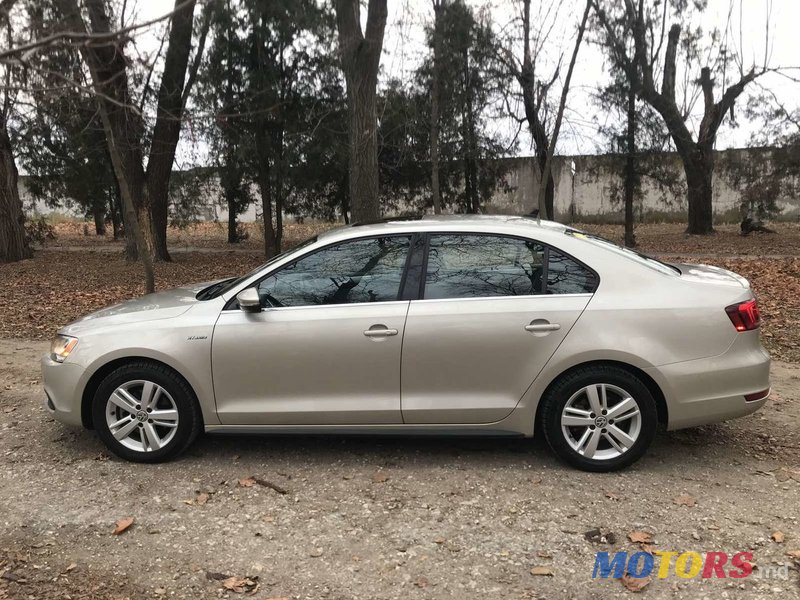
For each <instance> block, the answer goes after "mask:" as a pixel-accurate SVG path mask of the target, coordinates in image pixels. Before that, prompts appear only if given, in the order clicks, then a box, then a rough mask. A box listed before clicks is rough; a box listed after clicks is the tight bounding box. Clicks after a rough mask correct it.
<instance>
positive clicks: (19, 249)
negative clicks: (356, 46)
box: [0, 115, 33, 263]
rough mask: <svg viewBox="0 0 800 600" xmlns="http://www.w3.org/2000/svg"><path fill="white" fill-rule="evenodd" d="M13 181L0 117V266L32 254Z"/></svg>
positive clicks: (11, 156) (10, 156) (8, 145)
mask: <svg viewBox="0 0 800 600" xmlns="http://www.w3.org/2000/svg"><path fill="white" fill-rule="evenodd" d="M17 180H18V174H17V164H16V162H14V153H13V149H12V147H11V140H10V139H9V137H8V131H7V130H6V122H5V117H4V116H3V115H0V263H8V262H16V261H18V260H23V259H25V258H30V257H31V256H32V255H33V252H32V251H31V249H30V246H29V245H28V240H27V238H26V236H25V214H24V212H23V210H22V201H21V200H20V198H19V188H18V187H17Z"/></svg>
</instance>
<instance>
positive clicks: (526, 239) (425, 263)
mask: <svg viewBox="0 0 800 600" xmlns="http://www.w3.org/2000/svg"><path fill="white" fill-rule="evenodd" d="M423 235H424V236H425V257H424V260H423V270H422V277H420V286H419V296H418V297H417V298H415V299H414V300H415V301H427V302H430V301H441V300H480V299H494V300H497V299H500V298H540V297H544V298H555V297H564V296H592V295H594V294H595V293H596V292H597V288H599V287H600V274H599V273H598V272H597V271H596V270H595V269H593V268H592V267H590V266H589V265H587V264H586V263H585V262H583V261H582V260H580V259H578V258H575V257H574V256H573V255H572V254H570V253H569V252H566V251H564V250H562V249H561V248H557V247H556V246H553V245H552V244H547V243H545V242H542V241H539V240H536V239H534V238H530V237H526V236H523V235H515V234H513V233H494V232H491V231H426V232H424V233H423ZM437 235H463V236H473V237H477V236H493V237H502V238H510V239H512V240H519V241H522V242H533V243H534V244H539V245H540V246H542V248H543V250H544V257H543V258H544V267H543V269H542V281H543V282H544V283H545V285H546V282H547V275H548V272H549V270H550V250H551V249H552V250H555V251H556V252H560V253H561V254H563V255H564V256H566V257H567V258H569V259H570V260H573V261H575V262H576V263H578V264H579V265H580V266H582V267H583V268H584V269H586V270H587V271H589V272H590V273H592V275H594V280H595V285H594V290H592V291H591V292H581V293H575V294H548V293H547V290H546V288H545V290H544V291H542V292H540V293H538V294H524V295H519V296H475V297H474V298H425V285H426V282H427V279H428V256H429V253H430V248H431V237H432V236H437Z"/></svg>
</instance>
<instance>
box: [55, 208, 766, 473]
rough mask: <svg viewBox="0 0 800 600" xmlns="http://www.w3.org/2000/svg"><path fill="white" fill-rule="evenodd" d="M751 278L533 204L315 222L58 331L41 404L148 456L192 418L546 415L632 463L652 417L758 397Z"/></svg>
mask: <svg viewBox="0 0 800 600" xmlns="http://www.w3.org/2000/svg"><path fill="white" fill-rule="evenodd" d="M759 324H760V318H759V313H758V307H757V304H756V300H755V297H754V295H753V292H752V291H751V289H750V285H749V284H748V282H747V281H746V280H745V279H744V278H742V277H740V276H738V275H736V274H735V273H731V272H730V271H726V270H723V269H719V268H716V267H709V266H700V265H684V264H677V265H671V264H665V263H662V262H660V261H657V260H655V259H652V258H649V257H646V256H643V255H640V254H637V253H635V252H632V251H630V250H626V249H623V248H620V247H618V246H616V245H614V244H612V243H610V242H607V241H605V240H602V239H600V238H596V237H594V236H591V235H588V234H585V233H582V232H580V231H578V230H575V229H571V228H569V227H566V226H564V225H559V224H557V223H551V222H546V221H537V220H535V219H531V218H526V217H501V216H481V217H424V218H421V219H396V220H387V221H384V222H380V223H373V224H365V225H355V226H350V227H343V228H339V229H335V230H333V231H329V232H327V233H324V234H321V235H319V236H317V237H315V238H314V239H311V240H309V241H307V242H306V243H304V244H302V245H301V246H299V247H297V248H295V249H293V250H291V251H289V252H287V253H285V254H283V255H281V256H279V257H277V258H274V259H273V260H271V261H269V262H268V263H266V264H265V265H263V266H261V267H259V268H258V269H256V270H254V271H253V272H251V273H249V274H247V275H245V276H243V277H238V278H234V279H227V280H224V281H217V282H209V283H206V284H202V285H197V286H194V287H186V288H180V289H175V290H170V291H164V292H159V293H156V294H150V295H147V296H144V297H141V298H138V299H135V300H130V301H128V302H124V303H122V304H118V305H115V306H111V307H109V308H106V309H103V310H100V311H98V312H96V313H94V314H91V315H88V316H86V317H84V318H82V319H80V320H78V321H76V322H74V323H72V324H70V325H67V326H66V327H64V328H62V329H61V330H60V331H59V332H58V336H57V337H56V338H55V340H54V341H53V344H52V348H51V352H50V353H49V354H48V355H46V356H45V357H43V360H42V366H43V371H44V387H45V391H46V394H47V398H46V406H47V408H48V410H49V411H50V412H51V413H52V414H53V415H54V416H55V418H57V419H58V420H60V421H63V422H65V423H69V424H74V425H83V426H84V427H87V428H93V429H95V430H96V431H97V433H98V435H99V436H100V437H101V438H102V440H103V441H104V442H105V443H106V444H107V445H108V448H109V449H110V450H111V451H112V452H114V453H115V454H117V455H119V456H121V457H123V458H126V459H129V460H134V461H141V462H156V461H161V460H166V459H169V458H173V457H175V456H177V455H178V454H180V453H181V452H182V451H184V450H185V449H186V448H187V447H188V446H189V445H190V444H191V443H192V441H193V440H194V439H195V437H196V436H197V435H198V434H199V433H200V432H201V431H206V432H231V433H232V432H242V433H253V432H259V433H347V434H353V433H369V434H381V433H386V434H390V433H391V434H440V435H441V434H482V435H495V436H500V435H510V436H532V435H534V432H541V433H542V434H543V435H544V437H545V438H546V440H547V442H548V443H549V445H550V447H551V448H552V449H553V451H554V452H555V453H556V454H557V455H558V456H559V457H561V458H562V459H564V460H565V461H567V462H568V463H570V464H572V465H574V466H576V467H578V468H581V469H586V470H591V471H608V470H613V469H618V468H621V467H624V466H626V465H629V464H630V463H632V462H633V461H635V460H636V459H637V458H639V457H640V456H641V455H642V454H643V453H644V452H645V450H646V448H647V447H648V445H649V444H650V443H651V441H652V439H653V436H654V434H655V432H656V429H657V427H658V426H659V424H662V425H663V426H665V427H666V428H668V429H678V428H681V427H691V426H695V425H702V424H705V423H712V422H717V421H722V420H725V419H730V418H733V417H739V416H743V415H746V414H748V413H752V412H753V411H755V410H756V409H758V408H759V407H761V406H762V405H763V404H764V402H765V401H766V399H767V396H768V395H769V356H768V354H767V353H766V351H765V350H764V349H763V348H762V346H761V343H760V340H759Z"/></svg>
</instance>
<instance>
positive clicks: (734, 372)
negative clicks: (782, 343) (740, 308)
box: [646, 331, 770, 429]
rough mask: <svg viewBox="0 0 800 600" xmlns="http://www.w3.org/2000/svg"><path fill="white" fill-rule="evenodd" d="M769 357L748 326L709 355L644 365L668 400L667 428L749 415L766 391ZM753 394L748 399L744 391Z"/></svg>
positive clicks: (762, 404) (762, 398)
mask: <svg viewBox="0 0 800 600" xmlns="http://www.w3.org/2000/svg"><path fill="white" fill-rule="evenodd" d="M769 365H770V358H769V354H767V351H766V350H764V348H762V347H761V344H760V343H759V342H758V332H757V331H754V332H747V333H743V334H740V335H739V336H737V340H736V341H735V342H734V343H733V344H732V345H731V347H730V348H729V349H728V351H727V352H725V353H723V354H720V355H719V356H714V357H710V358H703V359H699V360H690V361H684V362H679V363H672V364H669V365H663V366H660V367H653V368H650V369H646V371H647V373H648V374H649V375H650V376H651V377H653V379H654V380H655V381H656V382H657V383H658V384H659V386H660V387H661V390H662V391H663V392H664V396H665V399H666V401H667V411H668V423H667V429H681V428H684V427H695V426H697V425H706V424H708V423H718V422H720V421H726V420H728V419H734V418H736V417H743V416H745V415H749V414H751V413H753V412H755V411H757V410H758V409H759V408H761V407H762V406H764V404H765V403H766V401H767V397H768V396H769V393H768V392H766V390H769V387H770V384H769ZM752 395H755V397H756V398H757V399H755V400H747V399H746V398H745V396H751V397H752Z"/></svg>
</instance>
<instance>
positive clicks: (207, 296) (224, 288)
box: [197, 236, 317, 300]
mask: <svg viewBox="0 0 800 600" xmlns="http://www.w3.org/2000/svg"><path fill="white" fill-rule="evenodd" d="M316 241H317V236H314V237H312V238H309V239H307V240H306V241H305V242H302V243H301V244H299V245H297V246H294V247H293V248H289V249H288V250H285V251H284V252H281V253H280V254H278V255H277V256H273V257H272V258H270V259H269V260H268V261H267V262H265V263H264V264H262V265H259V266H257V267H256V268H255V269H253V270H252V271H250V272H249V273H247V274H245V275H242V276H241V277H230V278H228V279H223V280H222V281H218V282H217V283H214V284H212V285H210V286H208V287H207V288H205V289H203V290H201V291H200V292H198V294H197V299H198V300H212V299H213V298H219V297H220V296H222V295H223V294H225V293H227V292H229V291H230V290H232V289H233V288H235V287H236V286H237V285H239V284H240V283H242V282H243V281H245V280H246V279H248V278H250V277H252V276H253V275H255V274H256V273H258V272H259V271H262V270H263V269H266V268H267V267H268V266H270V265H271V264H273V263H276V262H278V261H279V260H282V259H283V258H285V257H286V256H288V255H289V254H293V253H295V252H297V251H299V250H302V249H303V248H305V247H306V246H310V245H311V244H313V243H314V242H316Z"/></svg>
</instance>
